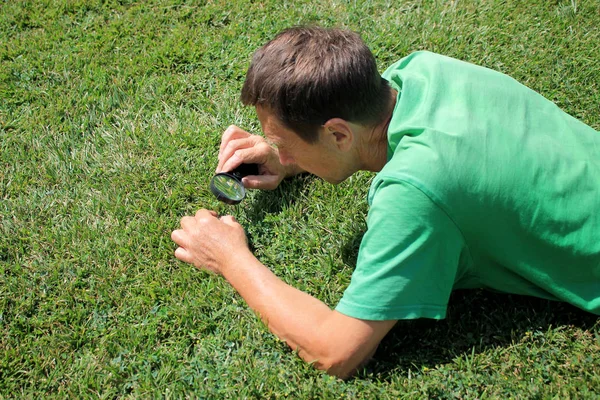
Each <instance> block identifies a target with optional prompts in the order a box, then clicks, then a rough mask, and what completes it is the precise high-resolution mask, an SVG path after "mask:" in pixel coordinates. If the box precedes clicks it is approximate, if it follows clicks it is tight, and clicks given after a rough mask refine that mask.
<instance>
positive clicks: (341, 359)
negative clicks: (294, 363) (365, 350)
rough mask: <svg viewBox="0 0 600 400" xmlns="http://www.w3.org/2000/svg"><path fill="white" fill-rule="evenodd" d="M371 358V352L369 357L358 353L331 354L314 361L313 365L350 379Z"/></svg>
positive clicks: (328, 372)
mask: <svg viewBox="0 0 600 400" xmlns="http://www.w3.org/2000/svg"><path fill="white" fill-rule="evenodd" d="M370 359H371V354H369V356H368V357H357V356H356V355H349V354H342V355H337V356H335V355H330V356H326V357H323V358H321V359H319V360H317V361H315V362H313V364H312V365H313V366H314V367H315V368H317V369H319V370H322V371H325V372H327V374H329V375H332V376H335V377H337V378H340V379H348V378H350V377H352V376H353V375H354V374H355V373H356V371H357V370H358V369H359V368H360V367H362V366H364V365H365V364H366V363H367V362H368V361H369V360H370Z"/></svg>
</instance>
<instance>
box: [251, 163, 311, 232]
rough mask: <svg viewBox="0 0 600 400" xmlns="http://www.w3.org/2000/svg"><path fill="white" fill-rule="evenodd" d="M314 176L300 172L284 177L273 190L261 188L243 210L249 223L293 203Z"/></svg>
mask: <svg viewBox="0 0 600 400" xmlns="http://www.w3.org/2000/svg"><path fill="white" fill-rule="evenodd" d="M313 179H315V177H314V176H313V175H310V174H301V175H298V176H296V177H294V178H293V179H286V180H284V181H283V182H281V184H280V185H279V187H278V188H277V189H275V190H261V191H259V192H258V193H256V195H255V196H254V197H253V199H252V202H251V205H250V206H249V208H247V209H246V210H245V214H246V218H247V219H248V221H249V222H251V223H257V222H259V221H262V220H263V219H264V218H265V216H266V215H267V214H276V213H279V212H281V210H283V208H284V207H289V206H290V205H292V204H294V203H295V202H296V200H297V199H298V197H300V196H301V195H302V194H303V193H304V191H305V188H306V187H307V184H308V183H309V182H311V181H312V180H313Z"/></svg>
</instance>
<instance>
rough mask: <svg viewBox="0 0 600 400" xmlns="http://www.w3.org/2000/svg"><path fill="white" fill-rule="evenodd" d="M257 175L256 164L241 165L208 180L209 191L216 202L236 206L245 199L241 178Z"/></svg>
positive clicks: (244, 189)
mask: <svg viewBox="0 0 600 400" xmlns="http://www.w3.org/2000/svg"><path fill="white" fill-rule="evenodd" d="M248 175H258V164H241V165H240V166H239V167H237V168H236V169H234V170H232V171H230V172H220V173H218V174H216V175H215V176H213V177H212V179H211V180H210V191H211V192H212V193H213V194H214V195H215V197H216V198H217V200H220V201H222V202H223V203H226V204H238V203H239V202H240V201H242V200H244V197H246V188H245V187H244V184H243V183H242V178H243V177H245V176H248Z"/></svg>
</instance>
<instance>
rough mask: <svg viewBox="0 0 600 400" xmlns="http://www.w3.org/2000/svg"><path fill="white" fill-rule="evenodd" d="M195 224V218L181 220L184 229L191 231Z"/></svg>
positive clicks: (188, 217) (186, 217)
mask: <svg viewBox="0 0 600 400" xmlns="http://www.w3.org/2000/svg"><path fill="white" fill-rule="evenodd" d="M195 224H196V219H195V218H194V217H190V216H185V217H183V218H181V222H180V225H181V228H182V229H189V228H191V227H192V226H193V225H195Z"/></svg>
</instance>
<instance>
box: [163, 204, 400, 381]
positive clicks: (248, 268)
mask: <svg viewBox="0 0 600 400" xmlns="http://www.w3.org/2000/svg"><path fill="white" fill-rule="evenodd" d="M181 225H182V229H180V230H176V231H174V232H173V234H172V238H173V240H174V241H175V242H176V243H177V244H178V245H179V246H180V247H179V248H178V249H177V250H176V252H175V255H176V256H177V258H179V259H181V260H182V261H185V262H188V263H191V264H194V265H195V266H197V267H199V268H206V269H209V270H211V271H213V272H216V273H218V274H221V275H223V276H224V277H225V279H227V281H228V282H229V283H230V284H231V285H232V286H233V287H234V288H235V289H236V290H237V291H238V293H239V294H240V295H241V296H242V297H243V298H244V299H245V300H246V302H247V303H248V305H249V306H250V307H251V308H252V309H253V310H254V311H256V312H257V313H258V314H259V315H260V317H261V318H262V320H263V321H264V322H265V323H266V324H267V326H268V327H269V329H270V330H271V331H272V332H273V333H274V334H275V335H276V336H278V337H279V338H280V339H282V340H284V341H285V342H286V343H287V344H288V345H289V346H290V347H291V348H292V349H293V350H297V351H298V354H299V355H300V357H302V359H304V360H305V361H307V362H309V363H313V365H314V366H315V367H316V368H318V369H323V370H326V371H327V372H328V373H329V374H331V375H335V376H338V377H340V378H346V377H348V376H349V375H351V374H352V373H353V372H354V371H355V370H356V369H357V368H358V367H359V366H360V365H361V364H363V363H364V362H365V361H367V360H368V359H369V358H370V357H371V356H372V354H373V353H374V351H375V350H376V348H377V346H378V344H379V342H380V341H381V339H383V337H384V336H385V335H386V334H387V332H388V331H389V330H390V329H391V328H392V326H394V324H395V322H396V321H366V320H360V319H356V318H351V317H348V316H346V315H343V314H341V313H339V312H337V311H334V310H331V309H330V308H329V307H328V306H327V305H325V304H324V303H322V302H321V301H319V300H318V299H316V298H314V297H312V296H310V295H308V294H306V293H304V292H302V291H300V290H297V289H295V288H293V287H292V286H290V285H287V284H286V283H284V282H283V281H282V280H281V279H279V278H278V277H277V276H276V275H275V274H273V273H272V272H271V271H270V270H269V269H268V268H267V267H266V266H264V265H263V264H262V263H261V262H260V261H259V260H258V259H256V257H254V255H253V254H252V253H251V252H250V250H249V249H248V247H247V246H246V244H245V235H244V232H243V228H242V227H241V226H240V225H239V224H238V223H237V222H235V220H234V219H233V217H229V216H227V217H222V218H218V217H217V216H216V214H215V213H213V212H210V211H207V210H201V211H199V212H198V213H197V214H196V216H195V217H185V218H184V219H182V223H181Z"/></svg>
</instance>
